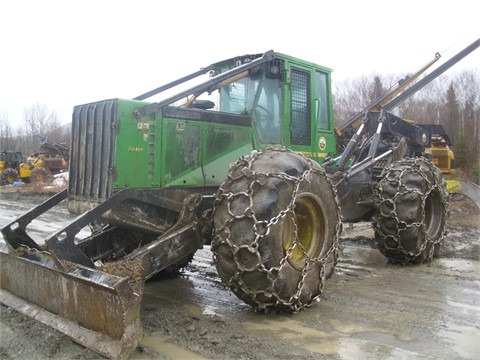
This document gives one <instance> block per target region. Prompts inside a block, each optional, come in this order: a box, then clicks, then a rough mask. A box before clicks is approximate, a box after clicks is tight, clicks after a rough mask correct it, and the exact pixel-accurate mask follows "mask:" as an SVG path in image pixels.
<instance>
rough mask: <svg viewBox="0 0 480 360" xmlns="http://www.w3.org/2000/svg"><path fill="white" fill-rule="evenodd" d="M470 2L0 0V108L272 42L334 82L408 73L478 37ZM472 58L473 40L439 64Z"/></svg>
mask: <svg viewBox="0 0 480 360" xmlns="http://www.w3.org/2000/svg"><path fill="white" fill-rule="evenodd" d="M479 13H480V11H479V5H478V4H477V3H476V1H473V0H455V1H445V0H438V1H434V2H433V1H426V0H425V1H422V0H403V1H385V0H383V1H381V0H378V1H377V0H362V1H360V0H344V1H342V0H335V1H318V0H317V1H315V0H308V1H307V0H295V1H288V0H286V1H272V0H238V1H233V0H223V1H221V0H197V1H194V0H184V1H181V0H175V1H169V0H158V1H143V0H136V1H121V0H116V1H110V0H109V1H105V0H104V1H102V0H93V1H91V0H83V1H65V0H63V1H53V0H41V1H40V0H27V1H22V0H15V1H2V2H1V4H0V38H1V42H0V46H1V51H0V54H1V55H0V116H7V117H8V119H9V120H10V121H11V122H17V121H18V122H21V121H23V110H24V109H25V108H28V107H30V106H32V105H34V104H35V103H39V104H42V105H46V106H47V107H48V108H49V109H50V110H54V111H55V112H56V113H57V115H58V117H59V119H60V121H61V122H62V123H65V122H69V121H70V117H71V113H72V109H73V106H75V105H78V104H83V103H87V102H91V101H97V100H104V99H109V98H117V97H118V98H132V97H135V96H137V95H139V94H141V93H144V92H146V91H148V90H151V89H153V88H156V87H158V86H160V85H162V84H164V83H166V82H169V81H171V80H174V79H176V78H177V77H180V76H183V75H186V74H189V73H191V72H193V71H196V70H198V69H200V68H202V67H205V66H208V65H210V64H211V63H214V62H217V61H219V60H222V59H225V58H230V57H233V56H236V55H242V54H247V53H259V52H265V51H267V50H270V49H273V50H274V51H278V52H282V53H285V54H288V55H292V56H296V57H300V58H303V59H305V60H309V61H312V62H315V63H318V64H321V65H325V66H327V67H330V68H332V69H333V70H334V73H333V77H334V81H336V82H338V81H341V80H344V79H346V78H355V77H359V76H362V75H369V74H373V73H375V74H406V73H410V72H414V71H415V70H417V69H419V68H420V67H421V66H423V65H424V64H426V63H427V62H428V61H430V60H431V59H433V57H434V55H435V53H436V52H440V53H441V55H442V59H444V60H446V59H448V58H450V57H451V56H453V55H454V54H456V53H457V52H458V51H459V50H461V49H463V48H464V47H466V46H467V45H469V44H470V43H472V42H473V41H474V40H475V39H477V38H479V37H480V21H479ZM479 67H480V49H477V50H476V51H475V52H474V53H472V54H471V55H470V56H469V57H467V58H465V59H464V60H462V62H460V63H459V64H457V65H456V66H455V68H452V69H451V70H450V71H459V70H462V69H465V68H468V69H471V68H477V69H478V68H479Z"/></svg>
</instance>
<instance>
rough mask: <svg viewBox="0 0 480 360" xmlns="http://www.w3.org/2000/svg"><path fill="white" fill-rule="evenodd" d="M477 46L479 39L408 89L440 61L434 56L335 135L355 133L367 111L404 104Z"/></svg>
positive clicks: (392, 107)
mask: <svg viewBox="0 0 480 360" xmlns="http://www.w3.org/2000/svg"><path fill="white" fill-rule="evenodd" d="M479 46H480V39H477V40H475V41H474V42H473V43H472V44H470V45H469V46H467V47H466V48H465V49H463V50H462V51H460V52H459V53H457V54H456V55H455V56H453V57H452V58H450V59H449V60H448V61H446V62H445V63H444V64H442V65H441V66H439V67H438V68H437V69H435V70H434V71H432V72H431V73H430V74H428V75H427V76H425V77H424V78H423V79H421V80H419V81H418V82H417V83H415V84H414V85H412V86H410V87H408V86H409V85H411V84H412V83H413V82H414V81H415V80H416V79H418V77H419V76H420V75H421V74H423V73H424V72H425V71H426V70H427V69H428V68H429V67H430V66H432V65H433V64H434V63H435V62H436V61H437V60H438V59H440V54H439V53H437V54H435V58H434V59H433V60H432V61H430V62H429V63H428V64H426V65H425V66H424V67H422V68H421V69H420V70H418V71H417V72H416V73H415V75H413V76H411V77H409V78H408V79H406V80H405V81H403V82H399V83H398V86H396V87H395V88H393V89H392V90H390V91H389V92H388V93H387V94H385V95H384V96H382V97H381V98H380V99H378V100H374V101H373V102H372V103H371V104H369V105H368V106H367V107H366V108H365V109H363V110H362V111H361V112H359V113H358V114H356V115H354V116H353V117H352V118H351V119H350V120H348V121H347V122H346V123H344V124H342V125H341V126H340V127H339V128H338V129H336V132H337V134H338V135H341V134H342V132H343V131H344V130H345V129H347V128H349V127H352V128H353V129H354V130H355V131H356V130H357V129H358V128H359V127H360V125H361V124H362V119H363V117H364V115H365V114H366V113H367V112H369V111H379V110H380V108H382V109H384V110H386V111H390V110H392V109H394V108H395V107H396V106H398V105H400V104H401V103H402V102H404V101H405V100H406V99H408V98H409V97H410V96H412V95H414V94H415V93H416V92H417V91H419V90H421V89H422V88H423V87H425V86H426V85H428V84H429V83H430V82H431V81H433V80H434V79H436V78H437V77H438V76H440V75H441V74H443V73H444V72H445V71H447V70H448V69H449V68H451V67H452V66H453V65H455V64H456V63H457V62H459V61H460V60H462V59H463V58H464V57H466V56H467V55H469V54H470V53H471V52H473V51H474V50H475V49H477V48H478V47H479Z"/></svg>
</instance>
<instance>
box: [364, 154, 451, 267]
mask: <svg viewBox="0 0 480 360" xmlns="http://www.w3.org/2000/svg"><path fill="white" fill-rule="evenodd" d="M447 217H448V193H447V190H446V186H445V180H444V179H443V176H442V173H441V172H440V170H439V169H438V168H437V167H436V166H435V165H433V164H432V162H431V161H429V160H427V159H425V158H410V159H403V160H400V161H397V162H395V163H393V164H392V166H391V167H390V168H389V169H388V171H387V174H386V176H385V178H384V179H382V181H380V183H379V184H378V187H377V189H376V191H375V215H374V218H373V221H372V226H373V229H374V232H375V238H376V240H377V245H378V248H379V250H380V251H381V252H382V254H383V255H385V256H386V257H387V258H388V259H389V260H390V261H392V262H396V263H402V264H408V263H414V264H419V263H423V262H428V261H431V260H432V259H433V258H434V257H435V256H438V252H439V250H440V246H441V242H442V240H443V237H444V236H445V233H446V220H447Z"/></svg>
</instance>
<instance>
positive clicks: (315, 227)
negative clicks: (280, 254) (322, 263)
mask: <svg viewBox="0 0 480 360" xmlns="http://www.w3.org/2000/svg"><path fill="white" fill-rule="evenodd" d="M324 219H325V216H324V214H323V211H322V208H321V206H320V203H319V201H318V199H317V198H316V197H315V196H314V195H313V194H302V195H300V196H298V197H297V198H296V199H295V210H294V213H293V214H292V215H291V216H288V217H287V219H286V220H285V222H284V225H283V231H282V244H283V251H284V252H285V254H290V255H289V256H288V257H287V260H288V262H289V263H290V264H291V265H292V266H293V267H294V268H296V269H297V270H302V269H303V268H304V266H305V263H306V261H307V260H308V259H316V258H318V257H319V255H320V253H321V252H322V248H323V244H324V243H325V236H326V235H325V220H324ZM295 224H296V225H295ZM295 232H296V234H297V236H295Z"/></svg>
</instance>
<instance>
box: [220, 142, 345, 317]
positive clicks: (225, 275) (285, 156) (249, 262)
mask: <svg viewBox="0 0 480 360" xmlns="http://www.w3.org/2000/svg"><path fill="white" fill-rule="evenodd" d="M338 204H339V203H338V198H337V194H336V191H335V188H334V186H333V184H332V183H331V181H330V180H329V178H328V177H327V175H326V173H325V171H324V170H323V168H321V167H320V166H319V165H318V164H316V163H314V162H313V161H311V160H309V159H307V158H306V157H304V156H302V155H300V154H296V153H293V152H291V151H288V150H285V149H277V150H271V149H270V150H266V151H262V152H253V153H252V154H251V155H250V156H249V157H245V158H241V159H239V160H238V161H237V162H236V163H234V164H232V166H231V167H230V172H229V175H228V178H227V180H226V181H225V182H224V183H223V184H222V185H221V186H220V188H219V190H218V192H217V195H216V199H215V202H214V213H213V219H214V239H213V241H212V250H213V252H214V259H215V263H216V267H217V271H218V273H219V275H220V277H221V279H222V281H223V282H224V283H225V284H227V285H228V286H229V287H230V288H231V290H232V291H233V292H234V293H235V294H236V295H237V297H239V298H240V299H242V300H243V301H244V302H246V303H247V304H249V305H251V306H253V307H254V308H257V309H261V310H280V311H298V310H300V309H302V308H304V307H307V306H310V305H311V304H312V302H313V301H316V300H318V299H319V298H320V296H321V294H322V291H323V288H324V281H325V279H326V278H327V277H328V276H330V275H331V274H332V272H333V270H334V266H335V263H336V261H337V257H338V240H339V231H340V225H341V218H340V209H339V205H338Z"/></svg>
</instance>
